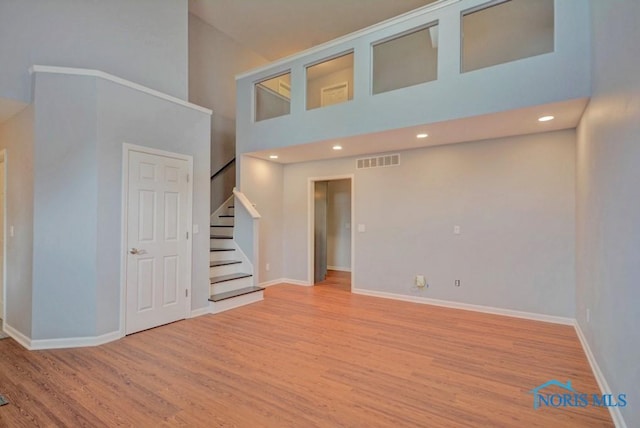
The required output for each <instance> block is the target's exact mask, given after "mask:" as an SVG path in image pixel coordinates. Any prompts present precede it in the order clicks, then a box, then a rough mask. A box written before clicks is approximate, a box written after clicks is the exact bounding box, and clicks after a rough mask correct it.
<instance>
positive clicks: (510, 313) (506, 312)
mask: <svg viewBox="0 0 640 428" xmlns="http://www.w3.org/2000/svg"><path fill="white" fill-rule="evenodd" d="M351 292H352V293H354V294H362V295H365V296H373V297H382V298H385V299H393V300H401V301H404V302H411V303H421V304H425V305H433V306H441V307H445V308H451V309H462V310H466V311H474V312H482V313H485V314H493V315H502V316H507V317H515V318H523V319H528V320H532V321H543V322H549V323H553V324H563V325H571V326H573V325H574V324H575V320H574V319H573V318H566V317H559V316H555V315H546V314H537V313H534V312H524V311H516V310H513V309H503V308H496V307H493V306H483V305H474V304H471V303H462V302H453V301H450V300H438V299H431V298H428V297H419V296H407V295H404V294H396V293H387V292H385V291H375V290H366V289H363V288H353V289H352V290H351Z"/></svg>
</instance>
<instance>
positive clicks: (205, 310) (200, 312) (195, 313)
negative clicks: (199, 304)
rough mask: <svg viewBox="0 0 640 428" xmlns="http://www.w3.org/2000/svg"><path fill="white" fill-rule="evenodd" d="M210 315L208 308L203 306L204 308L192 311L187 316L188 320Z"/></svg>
mask: <svg viewBox="0 0 640 428" xmlns="http://www.w3.org/2000/svg"><path fill="white" fill-rule="evenodd" d="M210 313H211V310H210V308H209V306H205V307H204V308H198V309H193V310H192V311H191V313H190V314H189V318H196V317H200V316H202V315H207V314H210Z"/></svg>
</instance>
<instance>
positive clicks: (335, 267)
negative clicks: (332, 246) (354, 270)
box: [327, 266, 351, 272]
mask: <svg viewBox="0 0 640 428" xmlns="http://www.w3.org/2000/svg"><path fill="white" fill-rule="evenodd" d="M327 270H337V271H339V272H351V268H350V267H340V266H327Z"/></svg>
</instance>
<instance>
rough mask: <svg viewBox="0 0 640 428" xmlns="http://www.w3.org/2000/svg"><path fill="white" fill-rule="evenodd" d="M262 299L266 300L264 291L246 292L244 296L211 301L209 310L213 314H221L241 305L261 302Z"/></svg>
mask: <svg viewBox="0 0 640 428" xmlns="http://www.w3.org/2000/svg"><path fill="white" fill-rule="evenodd" d="M261 300H264V292H262V291H257V292H255V293H250V294H245V295H243V296H238V297H234V298H232V299H226V300H222V301H220V302H209V312H210V313H212V314H219V313H220V312H224V311H228V310H230V309H235V308H239V307H240V306H244V305H248V304H250V303H255V302H259V301H261Z"/></svg>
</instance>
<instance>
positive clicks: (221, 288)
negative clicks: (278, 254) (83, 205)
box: [209, 197, 264, 314]
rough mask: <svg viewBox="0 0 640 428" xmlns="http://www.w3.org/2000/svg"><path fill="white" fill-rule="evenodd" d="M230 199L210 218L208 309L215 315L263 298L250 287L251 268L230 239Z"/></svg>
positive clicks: (261, 291)
mask: <svg viewBox="0 0 640 428" xmlns="http://www.w3.org/2000/svg"><path fill="white" fill-rule="evenodd" d="M234 208H235V207H234V205H233V197H231V198H229V199H228V200H227V201H226V202H225V203H224V204H223V205H222V206H221V207H220V208H218V210H216V212H215V213H213V214H212V215H211V227H210V241H209V242H210V256H209V261H210V262H209V263H210V264H209V276H210V286H209V294H210V297H209V309H210V312H211V313H214V314H215V313H219V312H223V311H226V310H229V309H234V308H237V307H240V306H244V305H247V304H249V303H253V302H258V301H260V300H262V299H263V290H264V289H263V288H260V287H256V286H255V285H254V278H253V267H252V265H251V263H250V262H249V260H248V259H247V257H246V256H245V255H244V253H243V252H242V250H241V249H240V248H239V247H238V245H237V244H236V242H235V241H234V239H233V236H234V235H233V231H234V217H235V216H234V212H235V209H234Z"/></svg>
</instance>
